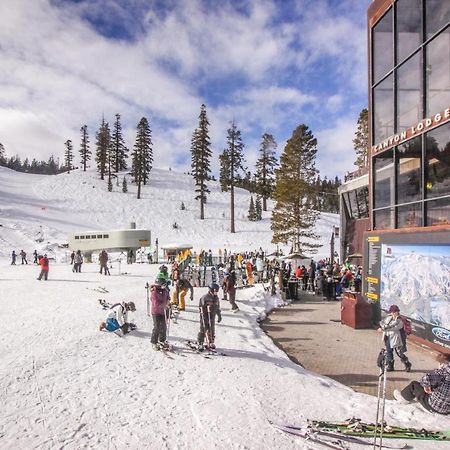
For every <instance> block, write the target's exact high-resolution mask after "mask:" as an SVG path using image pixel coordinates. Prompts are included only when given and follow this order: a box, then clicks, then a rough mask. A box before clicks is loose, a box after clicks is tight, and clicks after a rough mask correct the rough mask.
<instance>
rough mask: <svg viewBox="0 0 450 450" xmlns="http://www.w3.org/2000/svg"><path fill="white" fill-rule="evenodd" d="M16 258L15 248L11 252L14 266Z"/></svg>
mask: <svg viewBox="0 0 450 450" xmlns="http://www.w3.org/2000/svg"><path fill="white" fill-rule="evenodd" d="M16 258H17V255H16V251H15V250H13V251H12V253H11V265H12V266H15V265H16Z"/></svg>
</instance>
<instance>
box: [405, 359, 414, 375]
mask: <svg viewBox="0 0 450 450" xmlns="http://www.w3.org/2000/svg"><path fill="white" fill-rule="evenodd" d="M411 366H412V364H411V363H410V362H409V360H407V361H405V372H411Z"/></svg>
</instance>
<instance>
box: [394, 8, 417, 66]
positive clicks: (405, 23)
mask: <svg viewBox="0 0 450 450" xmlns="http://www.w3.org/2000/svg"><path fill="white" fill-rule="evenodd" d="M421 4H422V0H399V1H398V2H397V63H400V62H402V61H403V60H404V59H405V58H406V57H407V56H408V55H410V54H411V53H412V52H413V51H414V50H416V49H417V48H419V45H420V44H421V24H422V8H421Z"/></svg>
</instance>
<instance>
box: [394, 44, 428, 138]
mask: <svg viewBox="0 0 450 450" xmlns="http://www.w3.org/2000/svg"><path fill="white" fill-rule="evenodd" d="M421 55H422V52H418V53H416V54H415V55H414V56H413V57H412V58H410V59H408V60H407V61H406V62H405V63H404V64H402V65H401V66H400V67H399V69H398V70H397V132H401V131H404V130H406V129H407V128H409V127H410V126H411V125H413V124H415V123H417V122H420V121H421V120H422V119H423V115H422V83H421V76H420V73H421V70H420V68H421Z"/></svg>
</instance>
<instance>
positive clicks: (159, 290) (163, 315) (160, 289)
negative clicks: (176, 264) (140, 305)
mask: <svg viewBox="0 0 450 450" xmlns="http://www.w3.org/2000/svg"><path fill="white" fill-rule="evenodd" d="M166 283H167V280H166V279H165V278H157V279H156V281H155V283H154V284H153V285H151V286H150V301H151V305H152V307H151V314H152V320H153V330H152V337H151V339H150V342H151V343H152V348H153V350H160V348H161V346H164V345H166V338H167V319H168V313H167V311H168V306H169V300H170V295H169V291H168V290H167V286H166Z"/></svg>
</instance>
